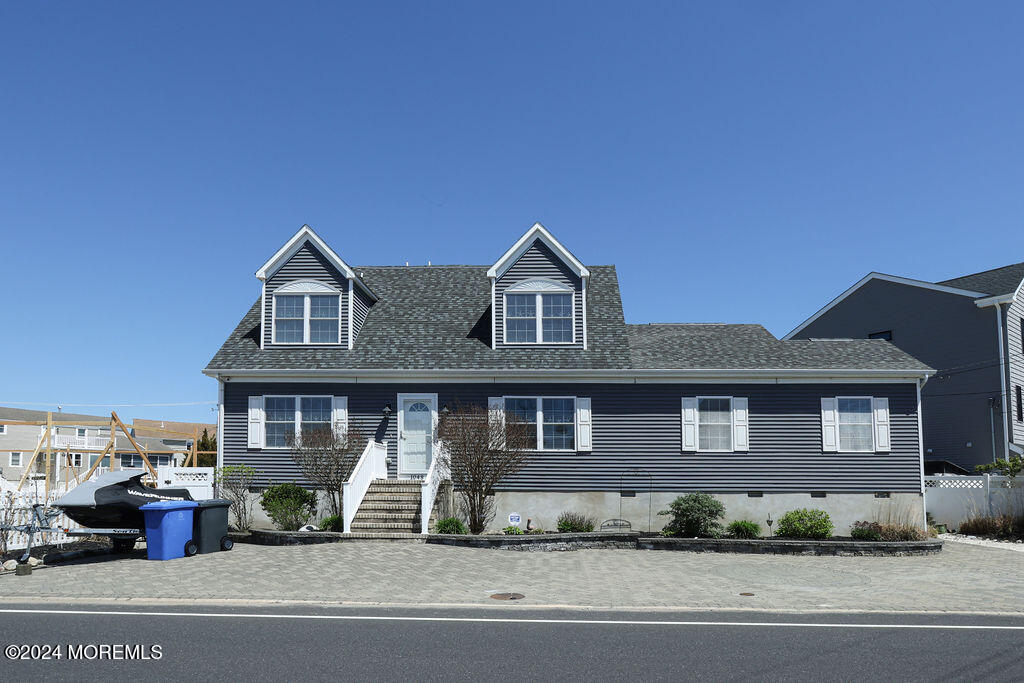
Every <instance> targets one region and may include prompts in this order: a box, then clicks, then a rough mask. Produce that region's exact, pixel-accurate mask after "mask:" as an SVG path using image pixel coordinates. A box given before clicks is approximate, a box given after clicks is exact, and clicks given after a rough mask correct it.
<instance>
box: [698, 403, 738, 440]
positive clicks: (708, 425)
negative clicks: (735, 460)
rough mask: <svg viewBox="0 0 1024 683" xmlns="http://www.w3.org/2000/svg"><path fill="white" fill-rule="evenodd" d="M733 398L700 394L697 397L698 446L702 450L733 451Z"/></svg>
mask: <svg viewBox="0 0 1024 683" xmlns="http://www.w3.org/2000/svg"><path fill="white" fill-rule="evenodd" d="M732 432H733V427H732V398H730V397H727V396H699V397H698V398H697V448H698V450H701V451H725V452H731V451H732V450H733V448H732Z"/></svg>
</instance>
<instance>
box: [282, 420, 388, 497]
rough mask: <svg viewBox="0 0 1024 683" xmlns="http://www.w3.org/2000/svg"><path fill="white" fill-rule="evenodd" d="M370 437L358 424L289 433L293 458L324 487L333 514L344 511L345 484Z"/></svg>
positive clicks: (313, 481)
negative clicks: (342, 490)
mask: <svg viewBox="0 0 1024 683" xmlns="http://www.w3.org/2000/svg"><path fill="white" fill-rule="evenodd" d="M367 441H369V437H367V436H366V435H365V434H363V433H362V432H361V431H360V430H359V429H356V428H354V427H352V428H348V429H340V428H338V429H331V428H330V427H323V428H319V429H312V430H309V431H305V432H303V433H302V434H301V435H300V436H298V437H294V436H289V437H288V447H289V448H291V451H292V460H294V461H295V464H296V465H298V466H299V470H301V471H302V476H303V477H304V478H305V479H306V481H308V482H309V483H310V484H312V485H313V486H314V487H316V489H317V490H319V491H323V492H324V493H325V494H326V497H327V505H328V510H329V513H330V515H340V514H341V487H342V485H343V484H344V483H345V482H346V481H348V478H349V477H350V476H351V475H352V470H353V469H354V468H355V466H356V463H357V462H359V456H360V455H361V454H362V452H363V449H364V448H366V443H367Z"/></svg>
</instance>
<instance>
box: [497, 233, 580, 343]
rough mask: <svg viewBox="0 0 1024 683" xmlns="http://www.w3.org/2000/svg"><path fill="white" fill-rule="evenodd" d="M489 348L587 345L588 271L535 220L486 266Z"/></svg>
mask: <svg viewBox="0 0 1024 683" xmlns="http://www.w3.org/2000/svg"><path fill="white" fill-rule="evenodd" d="M487 277H488V278H489V279H490V282H491V313H492V315H491V348H494V349H502V348H536V347H545V348H563V347H565V348H577V349H586V348H587V314H586V310H587V282H588V280H589V279H590V271H589V270H587V268H586V266H584V265H583V264H582V263H581V262H580V261H579V259H577V258H576V257H575V256H573V255H572V253H571V252H570V251H569V250H568V249H566V248H565V247H564V246H562V244H561V243H560V242H559V241H558V240H556V239H555V238H554V236H553V235H552V234H551V233H550V232H548V231H547V229H545V228H544V226H543V225H541V224H540V223H534V225H533V227H531V228H530V229H529V230H527V231H526V234H524V235H523V236H522V237H521V238H519V240H518V241H517V242H516V243H515V244H513V245H512V247H511V248H510V249H509V250H508V251H506V252H505V254H504V255H503V256H502V257H501V258H500V259H498V261H497V263H495V264H494V265H493V266H491V267H490V269H489V270H488V271H487Z"/></svg>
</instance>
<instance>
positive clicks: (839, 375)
mask: <svg viewBox="0 0 1024 683" xmlns="http://www.w3.org/2000/svg"><path fill="white" fill-rule="evenodd" d="M203 374H205V375H209V376H211V377H217V378H224V379H225V381H244V380H259V379H271V378H274V379H288V380H298V379H300V378H302V379H308V378H322V379H324V380H325V381H342V380H344V381H350V382H358V381H364V382H373V381H394V380H395V379H396V378H397V379H405V380H417V381H426V380H429V381H437V382H460V381H467V382H537V381H541V382H543V381H559V382H564V381H589V382H604V381H625V382H636V383H648V382H746V381H756V382H769V383H780V384H781V383H789V382H790V381H795V382H848V381H860V382H879V381H898V382H911V381H917V380H918V379H921V378H923V377H929V376H931V375H933V374H935V371H934V370H830V369H800V370H793V369H756V370H749V369H729V368H714V369H665V370H660V369H659V370H398V369H395V370H392V369H362V370H358V369H329V368H311V369H295V370H289V369H258V370H256V369H248V370H227V369H225V370H203ZM227 378H230V379H227Z"/></svg>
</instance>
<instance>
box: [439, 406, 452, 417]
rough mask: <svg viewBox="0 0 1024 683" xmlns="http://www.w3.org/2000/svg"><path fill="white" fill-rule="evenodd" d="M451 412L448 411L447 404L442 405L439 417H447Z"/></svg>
mask: <svg viewBox="0 0 1024 683" xmlns="http://www.w3.org/2000/svg"><path fill="white" fill-rule="evenodd" d="M451 412H452V411H450V410H448V404H447V403H445V404H444V407H443V408H441V417H448V415H450V414H451Z"/></svg>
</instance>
